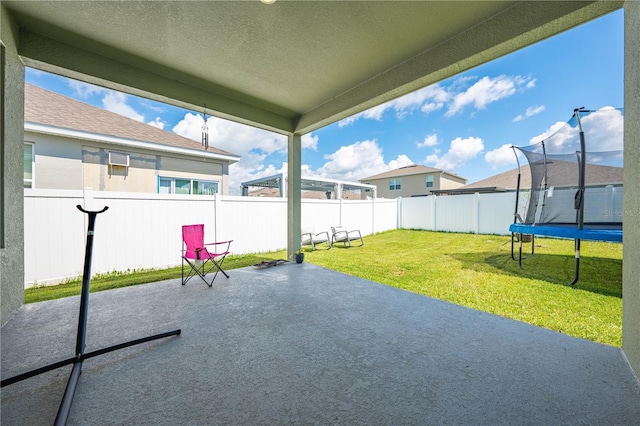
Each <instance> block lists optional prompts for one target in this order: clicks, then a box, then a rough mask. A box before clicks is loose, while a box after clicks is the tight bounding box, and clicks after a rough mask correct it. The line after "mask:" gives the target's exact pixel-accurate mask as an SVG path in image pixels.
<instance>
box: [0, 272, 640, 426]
mask: <svg viewBox="0 0 640 426" xmlns="http://www.w3.org/2000/svg"><path fill="white" fill-rule="evenodd" d="M230 276H231V277H230V278H229V279H225V278H224V277H218V278H217V279H216V281H215V283H214V286H213V288H208V287H206V286H205V285H204V284H203V283H201V282H196V281H192V282H190V283H189V284H187V285H186V286H181V285H180V281H179V280H170V281H163V282H158V283H151V284H147V285H141V286H136V287H129V288H124V289H118V290H111V291H106V292H100V293H95V294H91V296H90V302H89V319H88V329H87V348H86V352H89V351H93V350H96V349H100V348H104V347H107V346H110V345H114V344H117V343H121V342H124V341H128V340H132V339H136V338H140V337H145V336H148V335H151V334H156V333H162V332H165V331H170V330H173V329H176V328H181V329H182V334H181V335H180V336H177V337H169V338H166V339H162V340H158V341H154V342H151V343H146V344H142V345H138V346H135V347H131V348H127V349H124V350H120V351H117V352H112V353H110V354H107V355H102V356H99V357H96V358H92V359H89V360H86V361H85V362H84V366H83V372H82V376H81V377H80V381H79V384H78V388H77V390H76V393H75V398H74V401H73V405H72V407H71V412H70V415H69V422H68V424H70V425H91V424H100V425H105V424H118V425H119V424H136V425H145V424H149V425H178V424H180V425H210V424H233V425H244V424H247V425H260V424H269V425H274V424H348V425H372V424H376V425H402V424H475V425H478V424H487V425H488V424H491V425H496V424H518V425H527V424H531V425H533V424H535V425H539V424H554V425H559V424H618V425H621V424H629V425H631V424H638V419H640V383H639V382H638V380H637V378H636V377H635V376H634V374H633V372H632V370H631V369H630V367H629V366H628V364H627V362H626V359H625V357H624V354H623V353H622V351H621V350H619V349H618V348H614V347H610V346H606V345H600V344H597V343H593V342H591V341H587V340H582V339H576V338H572V337H569V336H566V335H563V334H560V333H556V332H552V331H549V330H545V329H542V328H538V327H534V326H531V325H528V324H524V323H520V322H517V321H512V320H509V319H505V318H502V317H499V316H495V315H491V314H487V313H483V312H479V311H475V310H472V309H468V308H464V307H460V306H457V305H453V304H450V303H446V302H442V301H439V300H436V299H432V298H429V297H425V296H420V295H416V294H413V293H410V292H406V291H403V290H399V289H396V288H392V287H387V286H384V285H381V284H377V283H373V282H370V281H366V280H362V279H358V278H354V277H350V276H347V275H344V274H341V273H338V272H334V271H331V270H328V269H325V268H321V267H318V266H314V265H311V264H308V263H304V264H302V265H296V264H287V265H283V266H278V267H273V268H269V269H265V270H258V269H255V268H244V269H237V270H232V271H230ZM78 305H79V298H78V297H71V298H66V299H60V300H55V301H50V302H42V303H36V304H30V305H25V306H23V307H22V309H20V310H19V311H18V312H17V313H16V314H15V315H14V316H13V317H12V318H11V319H10V320H9V322H8V323H7V324H6V325H5V326H4V327H3V328H2V336H1V337H2V341H1V343H2V347H1V350H2V354H1V356H2V358H1V359H2V378H7V377H11V376H14V375H16V374H19V373H22V372H25V371H27V370H31V369H33V368H37V367H40V366H43V365H45V364H49V363H52V362H54V361H58V360H61V359H65V358H69V357H71V356H73V353H74V348H75V338H76V326H77V317H78ZM70 370H71V367H70V366H68V367H64V368H60V369H58V370H55V371H51V372H48V373H45V374H42V375H40V376H37V377H34V378H31V379H27V380H25V381H22V382H19V383H16V384H13V385H10V386H7V387H5V388H3V389H2V392H1V397H2V412H1V416H2V417H1V423H2V425H3V426H5V425H6V426H8V425H25V424H28V425H32V426H34V425H49V424H51V423H52V422H53V420H54V419H55V416H56V412H57V410H58V406H59V404H60V401H61V399H62V395H63V393H64V388H65V386H66V383H67V379H68V375H69V372H70Z"/></svg>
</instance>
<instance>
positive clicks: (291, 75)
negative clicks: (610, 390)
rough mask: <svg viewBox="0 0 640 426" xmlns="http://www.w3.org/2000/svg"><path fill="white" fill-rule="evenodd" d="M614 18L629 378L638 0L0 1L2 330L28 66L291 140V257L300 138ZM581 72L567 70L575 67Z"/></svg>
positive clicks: (636, 269) (635, 262) (638, 269)
mask: <svg viewBox="0 0 640 426" xmlns="http://www.w3.org/2000/svg"><path fill="white" fill-rule="evenodd" d="M620 8H624V9H625V42H624V51H625V61H624V63H625V75H624V78H625V105H624V107H625V118H626V119H625V164H627V165H629V166H628V167H626V168H625V178H624V180H625V182H624V187H625V212H626V213H625V217H624V221H625V237H624V238H625V239H624V244H625V259H624V270H623V274H624V289H623V292H624V301H623V303H624V318H623V322H624V329H623V332H624V338H623V348H624V350H625V353H626V355H627V357H628V358H629V361H630V363H631V365H632V366H633V367H634V368H635V370H636V372H640V278H639V277H640V214H638V212H639V211H640V168H639V167H637V164H640V103H638V102H637V99H640V53H639V52H640V2H638V1H634V0H627V1H624V0H611V1H581V0H576V1H515V0H506V1H503V0H497V1H455V2H453V1H451V2H449V1H401V2H400V1H398V2H395V1H388V2H387V1H372V2H366V1H289V0H286V1H285V0H278V1H276V2H275V3H273V4H264V3H262V2H260V1H258V0H251V1H206V2H205V1H177V0H176V1H141V0H131V1H118V2H116V1H85V2H77V1H46V0H44V1H37V2H36V1H19V0H3V1H2V3H0V13H1V16H0V19H1V20H0V35H1V38H0V40H1V42H2V43H1V45H2V48H1V51H0V59H1V61H0V62H1V64H0V65H1V66H0V74H1V75H0V82H1V83H2V84H1V85H0V92H1V95H2V102H1V103H0V105H1V107H0V108H1V111H0V117H1V118H2V120H1V123H0V124H1V127H2V131H1V133H2V147H1V150H0V154H1V155H0V162H1V163H2V164H0V170H2V182H1V187H2V188H1V189H2V192H1V193H0V204H1V206H0V266H1V267H2V285H1V296H2V297H1V299H2V302H1V303H2V316H1V320H2V322H4V321H6V320H7V318H8V317H9V316H10V315H11V313H12V312H14V311H15V310H16V309H18V308H19V307H20V305H21V304H22V303H23V300H24V289H23V285H24V229H23V226H24V225H23V214H24V213H23V210H24V202H23V199H22V198H23V191H22V178H23V158H22V157H23V131H24V117H23V109H24V67H25V66H29V67H33V68H36V69H40V70H45V71H50V72H54V73H57V74H60V75H63V76H68V77H71V78H74V79H78V80H82V81H85V82H89V83H94V84H97V85H101V86H104V87H107V88H111V89H115V90H119V91H123V92H127V93H131V94H135V95H139V96H144V97H147V98H151V99H154V100H157V101H161V102H166V103H169V104H172V105H176V106H180V107H185V108H189V109H191V110H195V111H204V108H205V106H206V112H207V113H208V114H211V115H216V116H218V117H222V118H227V119H230V120H234V121H237V122H240V123H244V124H248V125H251V126H256V127H259V128H262V129H267V130H270V131H274V132H278V133H281V134H284V135H286V136H287V137H288V175H289V179H290V182H289V185H288V188H287V192H288V198H287V205H288V214H287V219H288V227H287V232H288V235H287V238H288V253H289V256H290V257H293V254H294V253H295V251H296V250H298V248H299V245H300V213H301V207H300V198H301V185H302V181H301V153H300V151H301V137H302V135H304V134H306V133H309V132H311V131H313V130H316V129H319V128H321V127H323V126H326V125H328V124H330V123H334V122H336V121H338V120H341V119H343V118H346V117H349V116H351V115H353V114H356V113H359V112H362V111H364V110H366V109H368V108H371V107H374V106H377V105H380V104H382V103H384V102H386V101H389V100H391V99H394V98H397V97H399V96H402V95H405V94H407V93H410V92H412V91H415V90H417V89H420V88H422V87H425V86H427V85H430V84H433V83H437V82H439V81H441V80H443V79H446V78H448V77H450V76H453V75H455V74H458V73H460V72H462V71H465V70H468V69H471V68H473V67H475V66H477V65H480V64H482V63H485V62H488V61H491V60H493V59H496V58H499V57H501V56H503V55H506V54H508V53H511V52H514V51H516V50H518V49H521V48H524V47H526V46H529V45H531V44H533V43H536V42H538V41H540V40H543V39H545V38H548V37H551V36H553V35H555V34H558V33H560V32H563V31H566V30H568V29H570V28H572V27H575V26H577V25H580V24H583V23H585V22H588V21H590V20H592V19H595V18H598V17H600V16H603V15H605V14H607V13H610V12H612V11H614V10H617V9H620ZM580 66H581V64H580V63H576V64H575V69H568V70H566V72H568V73H576V72H577V73H579V70H580Z"/></svg>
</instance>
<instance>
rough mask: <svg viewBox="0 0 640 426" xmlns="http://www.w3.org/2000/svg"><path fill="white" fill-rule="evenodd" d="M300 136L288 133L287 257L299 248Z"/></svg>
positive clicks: (291, 256)
mask: <svg viewBox="0 0 640 426" xmlns="http://www.w3.org/2000/svg"><path fill="white" fill-rule="evenodd" d="M301 151H302V136H301V135H299V134H294V133H291V134H289V149H288V161H289V163H288V172H289V173H288V175H289V179H288V182H287V258H288V259H289V260H292V259H293V257H294V254H295V253H296V252H297V251H298V250H300V216H301V211H302V209H301V195H302V194H301V185H300V177H301V170H300V167H301V165H302V153H301Z"/></svg>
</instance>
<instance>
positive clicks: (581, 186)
mask: <svg viewBox="0 0 640 426" xmlns="http://www.w3.org/2000/svg"><path fill="white" fill-rule="evenodd" d="M581 112H586V110H585V109H584V108H576V109H575V110H574V111H573V113H574V114H575V116H576V120H577V121H578V128H579V129H580V153H579V158H578V193H577V194H576V199H575V208H576V209H577V210H578V211H577V218H576V219H577V222H578V230H579V231H582V229H583V228H584V191H585V185H586V183H585V176H586V167H587V144H586V141H585V138H584V130H583V129H582V122H581V121H580V113H581ZM575 253H576V263H575V274H574V277H573V281H571V283H570V284H569V285H574V284H575V283H577V282H578V279H579V278H580V238H576V240H575Z"/></svg>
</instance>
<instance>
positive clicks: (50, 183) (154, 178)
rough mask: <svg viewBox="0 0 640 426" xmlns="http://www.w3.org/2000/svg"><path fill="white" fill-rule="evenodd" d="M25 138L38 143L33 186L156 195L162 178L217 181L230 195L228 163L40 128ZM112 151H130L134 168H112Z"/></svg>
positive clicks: (223, 190)
mask: <svg viewBox="0 0 640 426" xmlns="http://www.w3.org/2000/svg"><path fill="white" fill-rule="evenodd" d="M24 141H25V142H30V143H33V144H34V155H35V167H34V177H33V178H34V186H33V187H34V188H38V189H83V188H87V187H90V188H93V189H95V190H97V191H122V192H152V193H155V192H157V191H158V177H159V176H162V177H172V178H190V179H200V180H209V181H216V182H218V188H219V191H220V193H221V194H228V183H227V182H226V181H227V179H224V177H225V176H224V173H225V172H226V173H227V174H228V167H227V166H226V165H223V164H221V163H218V162H216V161H215V160H213V159H208V158H198V159H195V158H193V157H188V156H181V155H179V154H173V155H171V154H166V153H157V154H156V153H149V152H144V151H142V150H136V149H130V148H129V147H113V146H109V145H104V144H100V143H96V142H89V141H79V140H76V139H70V138H66V137H63V136H58V135H50V134H44V133H36V132H25V136H24ZM109 151H117V152H124V153H128V154H129V167H128V168H126V167H119V166H111V167H110V166H109ZM223 179H224V182H223ZM224 183H227V187H225V186H224Z"/></svg>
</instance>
